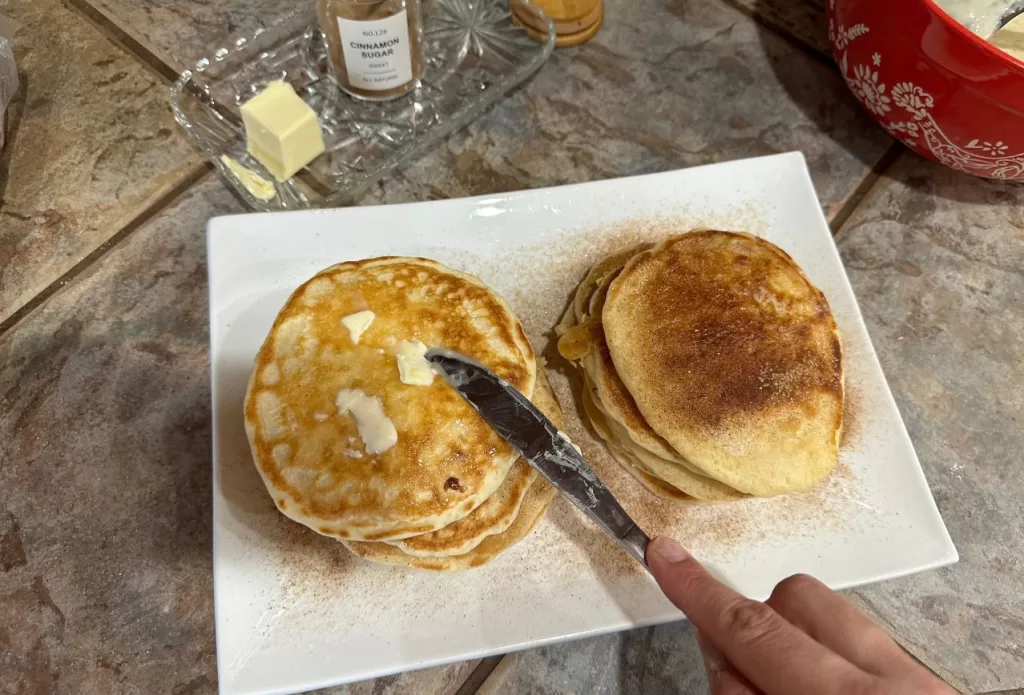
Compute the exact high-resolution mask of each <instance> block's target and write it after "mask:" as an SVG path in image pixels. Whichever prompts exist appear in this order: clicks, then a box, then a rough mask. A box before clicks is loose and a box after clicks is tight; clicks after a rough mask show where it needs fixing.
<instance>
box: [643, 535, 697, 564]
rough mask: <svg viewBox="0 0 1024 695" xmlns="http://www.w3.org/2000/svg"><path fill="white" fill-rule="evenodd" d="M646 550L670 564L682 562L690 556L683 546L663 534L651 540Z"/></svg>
mask: <svg viewBox="0 0 1024 695" xmlns="http://www.w3.org/2000/svg"><path fill="white" fill-rule="evenodd" d="M648 552H651V553H654V554H655V555H657V556H659V557H660V558H661V559H662V560H664V561H665V562H667V563H669V564H672V565H674V564H675V563H677V562H682V561H683V560H685V559H687V558H688V557H690V554H689V553H688V552H686V551H685V550H683V546H681V545H679V544H678V543H676V542H675V541H674V540H672V539H671V538H667V537H665V536H660V537H658V538H655V539H654V540H653V541H651V545H650V548H648Z"/></svg>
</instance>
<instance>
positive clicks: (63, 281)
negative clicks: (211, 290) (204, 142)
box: [0, 162, 213, 338]
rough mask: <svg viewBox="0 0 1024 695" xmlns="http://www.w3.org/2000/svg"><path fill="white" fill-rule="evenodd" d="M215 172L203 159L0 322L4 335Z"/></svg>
mask: <svg viewBox="0 0 1024 695" xmlns="http://www.w3.org/2000/svg"><path fill="white" fill-rule="evenodd" d="M211 171H213V166H212V165H211V164H209V163H208V162H203V164H202V165H201V166H198V167H196V168H195V170H194V171H192V172H191V173H190V174H188V175H187V176H185V177H183V178H182V179H181V180H180V181H178V183H176V184H175V185H174V186H173V187H172V188H171V189H170V190H168V191H167V192H166V193H164V194H163V195H161V196H160V197H159V198H157V199H156V200H155V201H153V203H152V204H151V205H149V206H148V207H146V208H145V209H144V210H142V212H140V213H139V214H138V215H136V216H135V217H134V218H132V219H131V220H130V221H129V222H128V223H127V224H125V225H124V226H123V227H122V228H121V229H120V230H118V231H117V233H116V234H114V235H113V236H111V237H110V238H109V239H107V240H106V241H104V242H103V243H102V244H100V245H99V246H97V247H96V248H95V249H93V250H92V251H90V252H89V253H88V254H87V255H86V256H84V257H83V258H82V260H80V261H78V263H76V264H75V265H74V266H72V267H71V268H70V269H69V270H68V271H67V272H66V273H64V274H63V275H61V276H60V277H59V278H57V279H56V280H54V281H53V282H51V283H50V284H49V285H47V286H46V287H45V288H44V289H42V290H40V291H39V292H38V293H37V294H36V295H35V296H34V297H32V299H30V300H28V301H27V302H25V303H24V304H23V305H21V307H19V308H18V310H17V311H15V312H14V313H13V314H11V315H10V316H8V317H7V318H6V319H4V320H3V321H2V322H0V338H2V337H3V336H4V334H6V333H7V331H8V330H10V329H11V328H13V327H14V326H15V325H16V324H17V323H19V322H20V321H21V320H22V319H24V318H25V317H26V316H28V315H29V314H30V313H32V311H34V310H35V309H36V308H38V307H39V306H40V305H42V304H43V303H45V302H46V300H47V299H49V298H50V297H52V296H53V295H54V294H56V293H57V292H58V291H60V290H61V289H62V288H63V287H64V286H66V285H67V284H69V283H71V282H72V281H74V280H75V279H77V278H78V277H79V276H80V275H82V274H83V273H85V272H86V271H87V270H88V269H89V268H90V267H91V266H92V265H93V264H94V263H96V262H97V261H99V260H100V259H101V258H103V257H104V256H105V255H107V253H108V252H109V251H111V250H112V249H113V248H114V247H116V246H117V245H118V244H120V243H121V242H122V241H124V240H125V239H126V238H128V237H129V236H131V234H132V232H134V231H135V230H136V229H138V228H139V227H141V226H142V225H144V224H146V223H147V222H149V221H150V220H151V219H153V218H154V217H156V216H157V214H159V213H160V212H162V211H163V210H164V209H165V208H167V207H168V206H169V205H170V204H171V202H173V201H174V200H175V199H176V198H178V197H179V196H180V195H182V194H183V193H185V191H187V190H188V189H189V188H191V187H192V185H193V184H194V183H196V182H198V181H199V180H200V179H201V178H203V177H204V176H206V175H207V174H208V173H209V172H211Z"/></svg>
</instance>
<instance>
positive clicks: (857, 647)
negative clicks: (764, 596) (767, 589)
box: [766, 574, 916, 676]
mask: <svg viewBox="0 0 1024 695" xmlns="http://www.w3.org/2000/svg"><path fill="white" fill-rule="evenodd" d="M766 603H767V604H768V605H769V606H771V607H772V609H773V610H775V612H776V613H778V614H779V615H781V616H782V617H783V618H785V619H786V620H788V621H789V622H790V623H792V624H793V625H795V626H796V627H798V628H800V629H801V630H803V631H804V632H806V633H807V634H808V635H810V636H811V637H813V638H814V639H815V640H817V641H818V642H821V643H822V644H824V645H825V646H826V647H828V648H829V649H831V650H832V651H834V652H836V653H837V654H839V655H840V656H844V657H846V658H847V659H848V660H849V661H850V662H851V663H853V664H854V665H856V666H859V667H860V668H862V669H864V670H865V671H867V672H868V673H873V674H875V675H878V676H886V675H894V674H900V673H905V672H906V670H907V665H908V664H911V663H913V660H912V659H910V658H909V657H908V656H907V655H906V654H905V653H904V652H903V650H902V649H900V647H899V646H898V645H897V644H896V643H895V642H893V641H892V639H891V638H890V637H889V635H887V634H886V633H885V631H884V630H882V628H880V627H878V626H877V625H875V624H874V623H873V622H872V621H871V620H869V619H868V617H867V616H865V615H864V614H863V613H861V612H860V611H859V610H857V608H856V607H855V606H854V605H853V604H851V603H850V602H849V601H847V600H846V599H844V598H843V597H842V596H840V595H839V594H837V593H835V592H834V591H832V590H831V589H829V588H828V587H827V586H825V585H824V584H822V583H821V582H819V581H818V580H817V579H815V578H814V577H809V576H807V575H806V574H797V575H794V576H792V577H790V578H789V579H785V580H783V581H781V582H779V584H778V586H776V587H775V590H774V591H773V592H772V595H771V598H769V599H768V600H767V601H766ZM914 666H916V664H914Z"/></svg>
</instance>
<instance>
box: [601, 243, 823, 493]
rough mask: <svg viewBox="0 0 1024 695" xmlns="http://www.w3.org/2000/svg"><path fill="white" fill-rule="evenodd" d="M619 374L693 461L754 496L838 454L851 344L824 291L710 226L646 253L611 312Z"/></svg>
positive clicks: (782, 262)
mask: <svg viewBox="0 0 1024 695" xmlns="http://www.w3.org/2000/svg"><path fill="white" fill-rule="evenodd" d="M601 324H602V327H603V330H604V335H605V338H606V340H607V345H608V348H609V352H610V355H611V357H612V361H613V364H614V367H615V373H616V374H617V375H618V377H619V378H620V379H621V381H622V384H623V385H624V386H625V387H626V390H627V391H628V393H629V394H630V396H631V397H632V398H633V400H634V401H635V403H636V406H637V409H638V411H639V413H640V414H641V415H642V417H643V420H644V421H645V422H646V423H647V424H648V425H649V426H650V428H651V430H653V431H654V432H655V433H656V434H657V435H658V436H659V437H661V438H662V439H663V440H664V441H665V442H667V444H668V445H669V446H670V447H671V448H672V449H673V450H674V451H676V452H677V453H678V454H679V455H680V456H681V457H682V458H684V459H685V460H686V461H687V462H688V463H690V464H692V465H694V466H696V467H697V468H698V469H699V470H701V471H702V472H703V473H704V474H706V475H707V476H708V477H711V478H714V479H715V480H718V481H721V482H722V483H725V484H726V485H728V486H729V487H731V488H734V489H736V490H739V491H742V492H746V493H749V494H752V495H758V496H771V495H777V494H783V493H787V492H796V491H802V490H807V489H809V488H811V487H813V486H814V485H815V484H817V483H818V482H819V481H821V480H822V479H823V478H825V477H826V476H827V475H828V474H829V472H830V471H831V470H832V468H833V467H834V466H835V464H836V461H837V459H838V446H839V438H840V433H841V429H842V412H843V369H842V351H841V347H840V343H839V335H838V330H837V328H836V324H835V320H834V319H833V317H832V314H831V311H830V309H829V306H828V302H827V301H826V299H825V297H824V295H822V293H821V292H820V291H819V290H818V289H817V288H816V287H815V286H814V285H813V284H811V282H810V281H809V280H808V279H807V278H806V277H805V276H804V274H803V273H802V272H801V271H800V269H799V267H798V266H797V265H796V263H794V262H793V260H792V259H791V258H790V257H789V256H788V255H787V254H786V253H785V252H783V251H782V250H781V249H779V248H778V247H776V246H775V245H773V244H771V243H769V242H767V241H764V240H763V239H759V238H757V237H754V236H751V235H748V234H737V233H730V232H718V231H712V230H701V231H695V232H690V233H688V234H682V235H678V236H675V237H671V238H669V239H666V240H665V241H663V242H662V243H660V244H658V245H657V246H655V247H653V248H651V249H649V250H647V251H644V252H642V253H639V254H637V255H636V256H635V257H634V258H633V259H631V260H630V261H629V262H628V263H627V264H626V265H625V267H624V268H623V269H622V271H621V272H620V273H619V275H618V276H617V277H616V278H615V279H614V281H612V282H611V284H610V286H609V288H608V293H607V298H606V299H605V302H604V306H603V309H602V313H601Z"/></svg>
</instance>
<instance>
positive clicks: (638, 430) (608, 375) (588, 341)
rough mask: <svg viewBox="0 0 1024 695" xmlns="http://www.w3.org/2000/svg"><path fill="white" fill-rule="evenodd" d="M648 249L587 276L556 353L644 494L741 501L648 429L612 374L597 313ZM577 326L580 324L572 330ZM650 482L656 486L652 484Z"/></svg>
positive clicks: (606, 262)
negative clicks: (578, 371) (572, 366)
mask: <svg viewBox="0 0 1024 695" xmlns="http://www.w3.org/2000/svg"><path fill="white" fill-rule="evenodd" d="M647 248H650V245H645V246H642V247H637V248H634V249H630V250H628V251H625V252H619V253H616V254H613V255H612V256H609V257H608V258H606V259H604V260H602V261H601V262H599V263H598V264H597V265H596V266H595V267H594V269H592V270H591V271H590V273H588V275H587V278H586V279H585V280H584V282H582V283H581V284H580V286H579V288H578V289H577V293H576V297H575V298H574V300H573V305H572V308H571V309H570V313H569V314H567V315H566V317H565V318H563V320H562V323H561V325H560V328H561V332H562V336H561V338H560V339H559V342H558V350H559V352H560V353H561V354H562V356H563V357H565V358H567V359H570V360H577V361H578V364H579V366H580V367H582V369H583V382H584V391H583V399H584V405H585V409H586V413H587V415H588V417H589V419H590V421H591V424H592V425H593V427H594V429H595V430H596V431H597V433H598V434H599V435H600V436H601V437H602V438H603V439H604V440H605V442H606V444H608V446H609V449H610V450H611V451H612V455H613V456H614V457H615V458H616V460H618V461H619V462H620V463H621V464H622V465H623V467H625V468H626V469H627V470H628V471H629V472H630V473H632V474H633V476H634V477H636V478H637V479H638V480H639V481H640V482H641V483H642V484H643V485H644V486H645V487H646V488H647V489H648V490H650V491H651V492H653V493H654V494H656V495H659V496H661V497H666V498H669V499H677V500H678V499H688V500H689V499H697V500H702V501H708V502H723V501H729V500H734V499H739V498H741V497H743V496H744V495H743V494H742V493H740V492H737V491H736V490H733V489H732V488H730V487H729V486H728V485H725V484H724V483H720V482H718V481H717V480H713V479H711V478H709V477H707V476H706V475H705V474H704V473H703V472H702V471H700V470H699V469H697V468H696V467H695V466H692V465H691V464H689V463H688V462H687V461H686V460H685V459H683V458H682V457H681V456H680V455H679V454H678V453H676V451H675V450H673V449H672V448H671V447H670V446H669V445H668V443H667V442H665V441H664V440H663V439H662V438H661V437H659V436H658V435H657V433H655V432H654V430H652V429H651V428H650V426H649V425H648V424H647V422H646V421H645V420H644V419H643V416H642V415H641V414H640V411H639V410H638V409H637V407H636V403H635V402H634V401H633V398H632V396H630V395H629V392H628V391H627V390H626V387H625V385H624V384H623V383H622V381H621V380H620V379H619V377H618V375H617V374H616V373H615V366H614V364H613V363H612V358H611V354H610V353H609V351H608V345H607V343H606V342H605V338H604V329H603V327H602V326H601V310H602V308H603V306H604V300H605V296H606V294H607V291H608V287H609V286H610V285H611V282H612V281H613V280H614V279H615V278H616V277H617V276H618V273H619V271H621V269H622V266H624V265H625V264H626V262H627V261H628V260H629V259H630V258H632V257H633V256H634V255H636V253H638V252H640V251H643V250H646V249H647ZM595 281H596V282H595ZM587 292H589V293H590V294H589V296H587V295H586V293H587ZM578 307H585V309H584V310H583V311H584V313H578V310H577V308H578ZM570 314H571V315H570ZM576 321H582V324H581V325H574V323H575V322H576ZM651 478H654V479H655V480H656V481H657V482H656V483H655V482H652V480H651ZM666 487H667V488H668V489H666Z"/></svg>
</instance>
